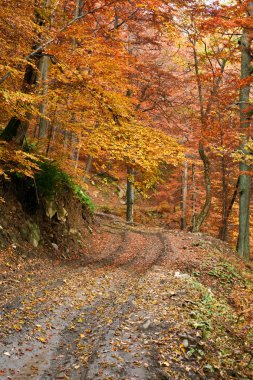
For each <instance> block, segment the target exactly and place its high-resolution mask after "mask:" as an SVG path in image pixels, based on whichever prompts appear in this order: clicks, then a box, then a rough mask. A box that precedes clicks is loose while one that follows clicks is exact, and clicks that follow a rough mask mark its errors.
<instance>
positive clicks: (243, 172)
mask: <svg viewBox="0 0 253 380" xmlns="http://www.w3.org/2000/svg"><path fill="white" fill-rule="evenodd" d="M247 11H248V16H252V14H253V2H250V3H248V10H247ZM240 42H241V44H240V45H241V78H242V79H247V78H249V77H250V76H251V73H252V66H251V61H252V56H251V43H252V30H249V29H244V31H243V35H242V37H241V41H240ZM249 100H250V84H249V83H248V84H246V85H244V86H242V87H241V89H240V98H239V101H240V127H241V133H242V135H243V137H242V141H241V145H240V149H241V151H242V152H243V153H244V155H245V161H242V162H240V177H239V235H238V241H237V252H238V254H239V255H240V256H241V257H242V258H243V259H245V260H248V259H249V255H250V243H249V237H250V225H249V223H250V195H251V175H250V171H251V167H250V166H249V165H248V164H247V163H246V158H247V155H248V154H249V152H248V151H247V149H246V144H247V142H248V139H249V137H250V136H249V133H250V124H251V115H250V112H249Z"/></svg>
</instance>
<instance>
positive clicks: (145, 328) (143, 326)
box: [141, 319, 151, 330]
mask: <svg viewBox="0 0 253 380" xmlns="http://www.w3.org/2000/svg"><path fill="white" fill-rule="evenodd" d="M150 325H151V320H150V319H147V320H146V322H144V323H143V325H142V326H141V327H142V329H143V330H147V329H148V328H149V327H150Z"/></svg>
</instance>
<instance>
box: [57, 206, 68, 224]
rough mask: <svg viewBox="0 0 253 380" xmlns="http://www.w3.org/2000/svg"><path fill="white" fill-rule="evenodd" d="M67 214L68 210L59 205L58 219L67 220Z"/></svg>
mask: <svg viewBox="0 0 253 380" xmlns="http://www.w3.org/2000/svg"><path fill="white" fill-rule="evenodd" d="M67 216H68V211H67V210H66V209H65V208H64V207H63V206H60V207H58V209H57V219H58V220H59V221H60V222H66V220H67Z"/></svg>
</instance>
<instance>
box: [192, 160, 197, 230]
mask: <svg viewBox="0 0 253 380" xmlns="http://www.w3.org/2000/svg"><path fill="white" fill-rule="evenodd" d="M196 201H197V194H196V180H195V165H194V164H192V231H193V230H194V229H195V224H196Z"/></svg>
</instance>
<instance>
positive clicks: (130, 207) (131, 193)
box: [126, 168, 134, 223]
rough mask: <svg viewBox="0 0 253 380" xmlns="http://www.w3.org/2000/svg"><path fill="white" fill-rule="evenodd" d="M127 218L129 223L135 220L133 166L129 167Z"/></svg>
mask: <svg viewBox="0 0 253 380" xmlns="http://www.w3.org/2000/svg"><path fill="white" fill-rule="evenodd" d="M126 201H127V210H126V220H127V222H128V223H133V221H134V171H133V169H132V168H127V191H126Z"/></svg>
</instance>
